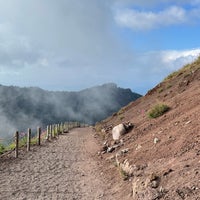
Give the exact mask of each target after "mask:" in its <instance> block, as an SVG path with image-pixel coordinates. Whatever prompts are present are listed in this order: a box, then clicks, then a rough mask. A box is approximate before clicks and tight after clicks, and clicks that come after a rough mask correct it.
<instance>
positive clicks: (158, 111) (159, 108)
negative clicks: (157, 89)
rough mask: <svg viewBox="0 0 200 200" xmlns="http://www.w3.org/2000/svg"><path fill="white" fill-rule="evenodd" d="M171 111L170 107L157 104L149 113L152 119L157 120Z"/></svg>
mask: <svg viewBox="0 0 200 200" xmlns="http://www.w3.org/2000/svg"><path fill="white" fill-rule="evenodd" d="M169 109H170V107H169V106H168V105H166V104H162V103H159V104H156V105H155V106H154V107H153V108H151V110H150V111H149V112H148V116H149V117H150V118H157V117H160V116H161V115H163V114H164V113H165V112H167V111H168V110H169Z"/></svg>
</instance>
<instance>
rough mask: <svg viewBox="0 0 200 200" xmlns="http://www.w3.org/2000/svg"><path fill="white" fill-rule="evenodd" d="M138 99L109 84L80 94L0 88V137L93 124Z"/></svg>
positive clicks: (131, 93) (128, 90) (10, 87)
mask: <svg viewBox="0 0 200 200" xmlns="http://www.w3.org/2000/svg"><path fill="white" fill-rule="evenodd" d="M139 97H140V95H139V94H136V93H133V92H132V91H131V90H130V89H122V88H119V87H117V85H116V84H113V83H109V84H104V85H102V86H96V87H93V88H89V89H85V90H82V91H80V92H66V91H63V92H60V91H59V92H53V91H46V90H42V89H40V88H35V87H30V88H20V87H14V86H0V138H5V137H9V136H12V135H14V133H15V131H17V130H18V131H20V132H24V131H27V129H28V128H32V129H36V128H37V127H38V126H40V127H46V125H48V124H56V123H61V122H66V121H79V122H83V123H87V124H95V123H96V122H97V121H100V120H103V119H105V118H106V117H108V116H110V115H112V114H113V113H114V112H116V111H118V110H119V109H120V108H121V107H122V106H125V105H127V104H128V103H129V102H131V101H133V100H135V99H137V98H139Z"/></svg>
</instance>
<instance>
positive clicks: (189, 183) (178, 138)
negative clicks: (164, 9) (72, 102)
mask: <svg viewBox="0 0 200 200" xmlns="http://www.w3.org/2000/svg"><path fill="white" fill-rule="evenodd" d="M199 86H200V58H198V59H197V60H196V61H195V62H194V63H192V64H190V65H187V66H185V67H184V68H182V69H180V70H179V71H177V72H175V73H173V74H171V75H169V76H168V77H167V78H166V79H165V80H164V81H163V82H162V83H160V84H158V85H157V86H156V87H155V88H154V89H152V90H150V91H149V92H148V93H147V94H146V95H145V96H144V97H141V98H140V99H138V100H136V101H135V102H132V103H130V104H129V105H128V106H126V107H124V108H123V109H121V110H120V111H119V112H118V113H117V114H115V115H113V116H112V117H110V118H108V119H106V120H104V121H102V122H101V123H100V124H97V126H96V128H97V129H98V130H100V128H99V127H101V128H106V127H109V126H110V125H113V126H114V125H117V124H119V123H121V122H125V121H131V122H132V123H133V124H134V125H135V127H134V128H133V130H132V131H131V132H129V133H128V134H126V135H124V136H122V139H123V146H121V147H117V148H116V149H115V150H114V151H113V152H112V153H110V154H103V155H101V156H102V157H103V158H105V159H108V160H110V158H111V160H112V159H114V160H115V157H112V156H111V155H113V156H116V153H118V152H121V150H123V149H126V150H127V151H128V152H127V153H120V155H119V154H118V155H119V157H118V161H119V163H120V164H119V165H118V168H120V170H122V172H123V169H128V170H130V171H131V172H132V173H130V174H128V173H126V172H123V173H122V174H123V175H126V178H129V180H130V182H124V187H121V191H119V193H121V194H122V197H123V198H124V199H125V197H126V196H127V195H129V197H130V194H127V193H129V189H127V187H130V188H131V191H132V194H131V198H130V199H134V200H154V199H166V200H172V199H173V200H182V199H186V200H197V199H200V171H199V170H200V88H199ZM158 103H163V104H165V105H168V106H169V107H170V110H169V111H168V112H166V113H165V114H163V115H162V116H160V117H158V118H153V119H152V118H149V117H148V112H149V111H150V110H151V109H152V108H153V107H154V105H156V104H158ZM99 134H100V135H101V137H104V139H105V140H107V141H108V144H110V145H111V143H112V134H111V131H109V132H108V133H107V134H105V133H98V135H99ZM115 162H116V160H115ZM111 163H113V161H111V162H110V161H109V162H107V165H108V168H109V166H111V165H113V164H111ZM124 166H125V168H122V167H124ZM107 173H109V172H107ZM110 173H111V174H112V173H113V172H110Z"/></svg>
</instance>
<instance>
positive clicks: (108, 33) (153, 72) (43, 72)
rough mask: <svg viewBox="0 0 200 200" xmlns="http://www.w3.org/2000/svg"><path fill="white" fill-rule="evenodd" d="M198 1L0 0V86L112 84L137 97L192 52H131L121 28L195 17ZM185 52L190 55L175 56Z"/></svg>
mask: <svg viewBox="0 0 200 200" xmlns="http://www.w3.org/2000/svg"><path fill="white" fill-rule="evenodd" d="M186 4H187V5H188V8H189V9H187V8H186V7H185V5H186ZM199 4H200V2H199V1H197V0H196V1H192V2H191V1H188V0H182V1H180V0H176V1H172V0H161V1H158V0H151V1H145V0H140V1H139V0H138V1H134V0H123V1H122V0H109V1H106V0H102V1H99V0H85V1H84V2H83V1H82V0H76V1H69V0H59V1H56V0H43V1H40V0H30V1H27V0H16V1H13V0H6V1H4V0H0V84H5V85H18V86H39V87H42V88H44V89H48V90H81V89H84V88H86V87H91V86H93V85H99V84H103V83H105V82H116V83H117V84H118V85H119V86H121V87H130V88H131V89H132V90H133V91H136V92H138V93H143V94H144V93H145V92H146V91H147V89H150V88H149V87H152V86H154V83H155V81H154V80H155V79H156V78H158V79H156V80H158V81H159V80H160V79H161V78H162V77H163V76H165V75H166V73H167V72H170V70H174V69H176V68H177V67H181V65H182V63H184V64H185V63H186V62H188V61H189V62H190V61H191V60H193V59H194V57H195V56H196V54H195V56H194V55H193V53H192V52H193V51H194V50H196V51H199V49H198V48H196V47H194V48H195V49H188V50H180V51H177V54H178V55H179V53H180V55H181V56H178V57H176V58H174V59H171V58H170V57H169V56H168V55H169V54H170V55H171V54H173V55H174V51H175V50H173V48H172V50H166V49H161V50H159V51H154V50H152V51H151V50H150V51H148V52H146V51H145V52H140V53H138V52H137V48H136V47H135V44H134V42H135V40H136V39H135V38H134V34H133V35H131V37H132V39H131V40H132V41H133V42H132V43H131V42H129V41H128V42H127V38H126V35H125V34H126V29H128V30H129V29H130V30H132V33H133V32H134V31H137V32H140V31H142V32H144V31H146V30H154V29H156V28H157V29H159V28H163V27H165V26H166V27H170V26H176V25H182V24H187V23H190V22H191V21H194V22H195V21H197V19H199V14H198V13H199ZM157 5H161V6H160V8H159V9H157ZM142 8H143V9H142ZM158 43H159V41H158ZM146 45H147V46H148V45H149V44H146ZM152 49H153V47H152ZM185 49H187V47H185ZM184 51H188V52H189V53H191V55H185V54H184V55H183V54H181V52H184ZM155 61H156V62H155ZM160 69H162V70H160ZM144 75H147V77H146V78H143V77H144Z"/></svg>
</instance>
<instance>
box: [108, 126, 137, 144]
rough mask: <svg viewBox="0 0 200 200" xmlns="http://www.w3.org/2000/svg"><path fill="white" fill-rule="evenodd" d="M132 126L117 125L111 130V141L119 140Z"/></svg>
mask: <svg viewBox="0 0 200 200" xmlns="http://www.w3.org/2000/svg"><path fill="white" fill-rule="evenodd" d="M133 127H134V125H133V124H132V123H130V122H127V123H123V124H118V125H117V126H115V127H114V128H113V129H112V137H113V140H119V139H120V137H121V136H122V135H124V134H125V133H128V132H129V131H130V130H131V129H132V128H133Z"/></svg>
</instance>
